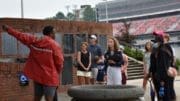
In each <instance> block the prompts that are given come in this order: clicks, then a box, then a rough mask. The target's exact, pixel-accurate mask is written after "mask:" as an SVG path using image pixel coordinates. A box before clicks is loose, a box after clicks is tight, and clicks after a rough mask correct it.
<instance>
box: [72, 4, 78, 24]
mask: <svg viewBox="0 0 180 101" xmlns="http://www.w3.org/2000/svg"><path fill="white" fill-rule="evenodd" d="M73 7H74V15H75V21H76V20H77V5H73Z"/></svg>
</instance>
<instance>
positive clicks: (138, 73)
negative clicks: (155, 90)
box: [128, 72, 144, 76]
mask: <svg viewBox="0 0 180 101" xmlns="http://www.w3.org/2000/svg"><path fill="white" fill-rule="evenodd" d="M137 75H144V73H143V72H137V73H135V72H134V73H128V76H137Z"/></svg>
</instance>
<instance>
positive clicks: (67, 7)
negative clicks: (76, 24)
mask: <svg viewBox="0 0 180 101" xmlns="http://www.w3.org/2000/svg"><path fill="white" fill-rule="evenodd" d="M69 8H70V6H69V5H67V6H66V9H67V17H68V21H69V20H70V19H69V16H68V14H69Z"/></svg>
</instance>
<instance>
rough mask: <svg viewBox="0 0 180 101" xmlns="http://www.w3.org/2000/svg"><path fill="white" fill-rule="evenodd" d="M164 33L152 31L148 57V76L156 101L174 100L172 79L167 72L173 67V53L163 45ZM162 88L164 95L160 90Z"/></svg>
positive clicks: (167, 46) (168, 46) (166, 45)
mask: <svg viewBox="0 0 180 101" xmlns="http://www.w3.org/2000/svg"><path fill="white" fill-rule="evenodd" d="M164 34H165V33H164V32H163V31H154V32H153V35H154V36H155V40H154V42H155V43H154V45H153V50H152V54H151V57H150V69H149V74H150V75H151V78H152V80H153V84H154V87H155V90H156V93H157V98H158V100H163V101H173V100H175V99H176V95H175V92H174V93H172V92H173V91H174V88H173V79H174V77H171V76H169V75H168V73H167V70H168V69H169V68H170V67H173V56H174V55H173V51H172V48H171V46H170V45H169V44H164V39H163V38H164ZM162 87H164V92H163V93H164V94H163V95H162V92H161V90H160V88H162Z"/></svg>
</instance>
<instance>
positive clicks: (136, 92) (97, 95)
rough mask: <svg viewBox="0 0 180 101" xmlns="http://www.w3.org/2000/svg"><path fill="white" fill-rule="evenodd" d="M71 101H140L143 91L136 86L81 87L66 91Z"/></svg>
mask: <svg viewBox="0 0 180 101" xmlns="http://www.w3.org/2000/svg"><path fill="white" fill-rule="evenodd" d="M68 95H69V96H71V97H72V98H73V99H72V101H140V100H139V98H140V97H143V96H144V91H143V89H142V88H140V87H136V86H130V85H126V86H112V85H83V86H73V87H71V88H69V89H68Z"/></svg>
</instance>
